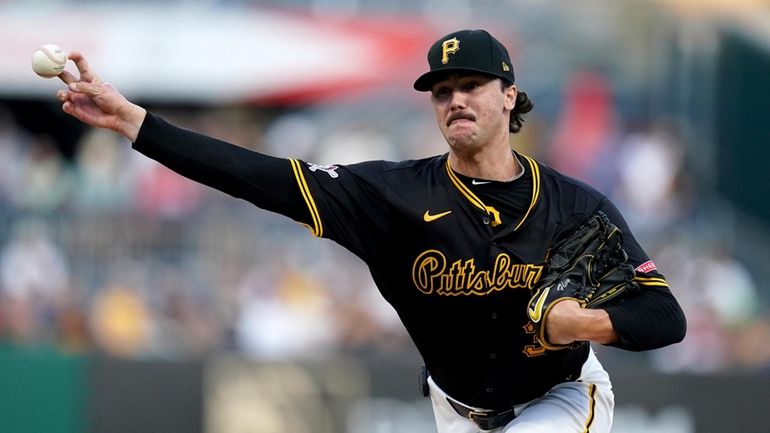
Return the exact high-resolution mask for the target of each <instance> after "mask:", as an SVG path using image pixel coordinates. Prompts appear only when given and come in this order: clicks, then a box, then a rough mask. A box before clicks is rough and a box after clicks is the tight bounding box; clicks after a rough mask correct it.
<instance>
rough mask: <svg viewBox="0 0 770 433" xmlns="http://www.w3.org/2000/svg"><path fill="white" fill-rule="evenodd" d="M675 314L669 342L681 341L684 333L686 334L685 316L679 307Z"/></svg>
mask: <svg viewBox="0 0 770 433" xmlns="http://www.w3.org/2000/svg"><path fill="white" fill-rule="evenodd" d="M677 316H678V317H677V318H676V320H673V321H672V322H673V323H672V328H673V331H672V333H671V334H672V335H671V344H676V343H681V342H682V340H684V337H685V335H687V318H686V317H685V315H684V311H682V309H681V308H680V309H679V314H678V315H677Z"/></svg>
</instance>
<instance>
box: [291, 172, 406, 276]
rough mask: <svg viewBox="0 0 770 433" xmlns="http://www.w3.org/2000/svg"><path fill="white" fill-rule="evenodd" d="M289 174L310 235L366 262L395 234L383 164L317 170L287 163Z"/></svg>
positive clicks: (395, 221) (394, 219)
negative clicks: (308, 221)
mask: <svg viewBox="0 0 770 433" xmlns="http://www.w3.org/2000/svg"><path fill="white" fill-rule="evenodd" d="M291 164H292V169H293V174H294V176H295V179H296V182H297V185H298V186H299V189H300V190H301V191H302V196H303V199H304V201H305V204H306V206H307V207H308V210H309V213H310V214H311V215H312V218H311V221H312V224H311V225H309V229H310V230H311V232H313V234H314V235H315V236H318V237H324V238H328V239H332V240H334V241H335V242H337V243H339V244H340V245H342V246H343V247H345V248H347V249H348V250H350V251H351V252H353V253H354V254H356V255H357V256H358V257H360V258H362V259H363V260H364V261H369V260H370V259H372V257H373V256H374V255H376V254H377V252H378V251H381V250H382V249H383V248H382V246H383V245H384V244H385V243H386V242H387V241H386V237H387V234H388V233H398V229H397V228H396V227H395V226H396V225H397V219H396V218H393V215H392V214H393V208H392V207H391V206H389V205H388V203H389V202H390V201H389V198H388V189H387V188H386V181H385V179H384V176H383V173H384V171H385V166H386V164H387V163H386V162H385V161H370V162H364V163H358V164H351V165H318V164H312V163H308V162H305V161H300V160H291Z"/></svg>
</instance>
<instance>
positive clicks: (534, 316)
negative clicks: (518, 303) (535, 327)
mask: <svg viewBox="0 0 770 433" xmlns="http://www.w3.org/2000/svg"><path fill="white" fill-rule="evenodd" d="M550 291H551V288H550V287H546V288H545V290H543V292H542V293H541V294H540V297H539V298H537V302H535V307H534V308H532V307H529V310H528V313H529V320H531V321H532V322H533V323H537V322H539V321H540V319H541V318H542V317H543V304H545V298H547V297H548V292H550Z"/></svg>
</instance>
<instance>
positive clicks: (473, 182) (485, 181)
mask: <svg viewBox="0 0 770 433" xmlns="http://www.w3.org/2000/svg"><path fill="white" fill-rule="evenodd" d="M471 183H472V184H474V185H486V184H488V183H492V182H491V181H488V180H476V179H473V180H472V181H471Z"/></svg>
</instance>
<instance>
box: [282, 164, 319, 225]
mask: <svg viewBox="0 0 770 433" xmlns="http://www.w3.org/2000/svg"><path fill="white" fill-rule="evenodd" d="M289 162H291V169H292V170H293V171H294V178H295V179H296V180H297V185H298V186H299V191H300V192H301V193H302V198H303V199H305V204H306V205H307V208H308V210H309V211H310V217H311V218H312V220H313V225H312V226H310V225H307V224H303V225H305V226H307V228H308V229H310V231H311V232H312V233H313V236H316V237H319V238H320V237H321V236H323V225H322V224H321V215H320V214H319V213H318V208H317V207H316V205H315V201H314V200H313V195H312V194H310V188H308V186H307V181H306V180H305V174H304V173H303V172H302V165H301V163H300V162H299V161H297V160H296V159H293V158H291V159H289Z"/></svg>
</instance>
